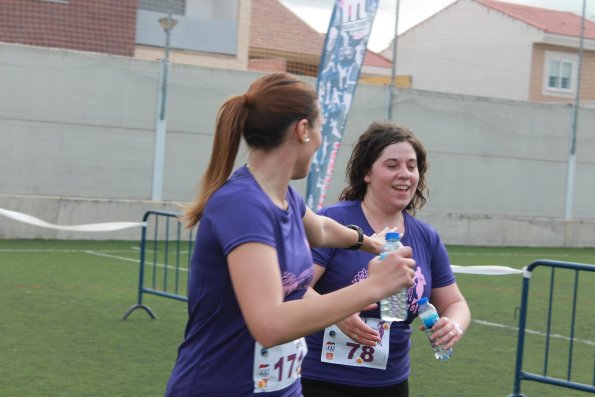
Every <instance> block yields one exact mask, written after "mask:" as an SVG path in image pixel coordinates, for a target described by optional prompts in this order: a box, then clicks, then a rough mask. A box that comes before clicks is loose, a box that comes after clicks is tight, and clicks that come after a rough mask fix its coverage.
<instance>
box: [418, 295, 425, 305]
mask: <svg viewBox="0 0 595 397" xmlns="http://www.w3.org/2000/svg"><path fill="white" fill-rule="evenodd" d="M426 303H428V298H426V297H425V296H424V297H422V298H420V299H419V300H418V301H417V304H418V305H425V304H426Z"/></svg>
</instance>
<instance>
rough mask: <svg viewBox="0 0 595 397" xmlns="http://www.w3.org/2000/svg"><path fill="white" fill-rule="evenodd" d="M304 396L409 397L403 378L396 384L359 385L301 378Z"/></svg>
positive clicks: (407, 387) (407, 385) (405, 381)
mask: <svg viewBox="0 0 595 397" xmlns="http://www.w3.org/2000/svg"><path fill="white" fill-rule="evenodd" d="M302 393H303V394H304V397H370V396H374V397H409V383H408V382H407V379H405V380H404V381H403V382H401V383H397V384H396V385H390V386H383V387H360V386H351V385H342V384H340V383H330V382H324V381H319V380H312V379H305V378H302Z"/></svg>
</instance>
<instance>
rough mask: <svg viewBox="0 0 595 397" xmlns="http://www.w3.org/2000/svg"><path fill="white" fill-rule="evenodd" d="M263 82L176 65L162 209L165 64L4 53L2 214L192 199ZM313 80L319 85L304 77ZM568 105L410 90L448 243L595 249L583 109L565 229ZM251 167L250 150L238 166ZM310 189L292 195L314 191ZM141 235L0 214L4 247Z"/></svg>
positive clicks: (592, 119)
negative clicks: (216, 134)
mask: <svg viewBox="0 0 595 397" xmlns="http://www.w3.org/2000/svg"><path fill="white" fill-rule="evenodd" d="M259 75H260V74H259V73H257V72H240V71H230V70H222V69H209V68H204V67H197V66H190V65H176V64H174V65H172V67H171V68H170V78H169V83H170V84H169V93H168V113H167V114H168V133H167V141H166V155H165V177H164V190H163V197H164V200H165V202H164V203H153V202H150V201H148V200H149V199H150V197H151V188H152V182H151V179H152V174H153V140H154V134H155V133H154V130H155V118H156V110H157V93H158V76H159V64H158V62H156V61H154V62H150V61H141V60H135V59H130V58H126V57H117V56H106V55H100V54H91V53H77V52H70V51H62V50H52V49H42V48H36V47H26V46H17V45H0V87H2V93H3V95H2V96H0V208H5V209H8V210H13V211H21V212H25V213H28V214H31V215H33V216H36V217H39V218H41V219H43V220H45V221H47V222H50V223H56V224H64V225H74V224H86V223H95V222H109V221H140V220H141V218H142V214H143V213H144V212H145V211H146V210H148V209H155V208H163V209H168V210H177V209H179V207H178V206H177V204H176V203H184V202H188V201H191V200H193V198H194V197H195V195H196V187H197V185H198V181H199V179H200V177H201V176H202V173H203V171H204V169H205V167H206V165H207V162H208V159H209V156H210V148H211V142H212V134H213V125H214V121H215V116H216V112H217V109H218V107H219V106H220V105H221V103H222V102H223V101H224V100H225V99H227V98H228V97H229V96H231V95H234V94H237V93H241V92H244V91H245V89H246V88H247V87H248V85H249V84H250V82H251V81H252V80H254V79H255V78H256V77H257V76H259ZM306 80H307V81H308V82H310V83H312V84H314V82H315V81H314V80H313V79H306ZM386 99H387V92H386V89H385V88H383V87H378V86H368V85H361V86H360V87H359V88H358V91H357V93H356V95H355V101H354V104H353V108H352V111H351V113H350V115H349V120H348V125H347V130H346V132H345V136H344V140H343V146H342V148H341V149H340V151H339V155H338V158H337V165H336V170H335V174H334V178H333V180H332V182H331V186H330V190H329V192H328V194H327V197H329V201H328V203H330V202H332V201H333V200H334V198H336V197H337V196H338V194H339V192H340V190H341V189H342V188H343V186H344V169H345V164H346V162H347V159H348V157H349V154H350V151H351V148H352V145H353V143H354V142H355V140H356V139H357V137H358V135H359V134H360V133H361V132H362V131H363V130H364V129H365V128H366V127H367V126H368V124H369V123H370V122H371V121H372V120H377V119H384V118H385V117H386ZM571 110H572V109H571V108H570V107H568V106H562V105H542V104H539V105H536V104H528V103H525V102H514V101H503V100H488V99H485V98H477V97H464V96H456V95H444V94H437V93H432V92H424V91H415V90H403V91H400V92H399V93H398V95H397V97H396V101H395V108H394V110H393V114H394V115H396V119H397V121H398V122H400V123H402V124H404V125H406V126H408V127H409V128H410V129H412V130H413V131H414V132H415V133H416V134H417V135H418V136H419V137H420V138H421V139H422V141H423V142H424V144H425V145H426V148H427V150H428V152H429V159H430V163H431V164H430V170H429V174H428V178H429V184H430V198H429V201H428V204H427V205H426V207H424V209H423V210H422V211H421V212H420V213H419V216H420V218H422V219H426V220H429V221H430V222H431V223H432V224H434V225H435V226H436V227H437V228H438V230H439V231H440V232H441V234H442V235H443V238H444V241H445V242H447V243H449V244H472V245H502V244H505V245H532V246H539V245H544V246H553V245H554V246H595V241H594V238H593V237H592V236H595V206H593V204H592V197H593V196H594V195H595V183H594V182H595V181H594V176H595V160H594V158H593V156H592V153H594V152H595V128H593V126H594V125H595V111H594V110H588V109H582V110H581V111H580V113H579V115H580V118H579V123H578V126H579V128H578V135H577V136H578V152H577V163H576V179H575V180H576V184H575V190H574V201H573V218H574V219H573V220H564V219H562V218H563V217H564V195H565V189H566V172H567V171H566V170H567V157H568V142H569V137H570V132H571V116H572V111H571ZM244 161H245V151H243V150H242V151H241V153H240V156H239V157H238V163H242V162H244ZM305 186H306V184H305V180H302V181H296V182H295V187H296V188H298V190H300V191H301V192H302V193H305ZM138 235H139V234H138V231H134V230H128V231H121V232H117V233H115V234H113V235H112V234H109V235H101V236H99V235H90V234H81V233H79V234H72V233H71V232H57V231H54V230H51V229H40V228H34V227H32V226H27V225H22V224H19V223H18V222H16V221H12V220H9V219H6V218H3V217H0V238H81V239H85V238H90V239H101V238H110V239H111V238H116V239H128V238H131V239H137V238H138Z"/></svg>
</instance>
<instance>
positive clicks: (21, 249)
mask: <svg viewBox="0 0 595 397" xmlns="http://www.w3.org/2000/svg"><path fill="white" fill-rule="evenodd" d="M132 249H134V248H132ZM136 250H137V251H138V248H136ZM0 252H44V253H52V252H57V253H64V252H66V253H77V252H86V250H67V249H62V250H60V249H28V248H0ZM101 252H130V250H101Z"/></svg>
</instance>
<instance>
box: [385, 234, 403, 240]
mask: <svg viewBox="0 0 595 397" xmlns="http://www.w3.org/2000/svg"><path fill="white" fill-rule="evenodd" d="M385 238H386V239H387V240H398V239H400V238H401V235H400V234H399V232H387V233H386V237H385Z"/></svg>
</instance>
